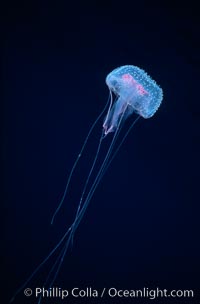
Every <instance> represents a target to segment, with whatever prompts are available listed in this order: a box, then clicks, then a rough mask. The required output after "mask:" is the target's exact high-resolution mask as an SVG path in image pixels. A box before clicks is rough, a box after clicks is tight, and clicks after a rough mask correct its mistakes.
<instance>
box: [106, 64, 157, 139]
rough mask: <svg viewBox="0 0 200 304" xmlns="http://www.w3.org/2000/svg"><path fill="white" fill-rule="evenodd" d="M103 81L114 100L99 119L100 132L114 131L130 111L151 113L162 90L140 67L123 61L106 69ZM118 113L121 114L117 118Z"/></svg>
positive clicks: (153, 111) (144, 116)
mask: <svg viewBox="0 0 200 304" xmlns="http://www.w3.org/2000/svg"><path fill="white" fill-rule="evenodd" d="M106 84H107V86H108V87H109V90H110V92H111V94H112V93H113V94H114V95H116V97H117V99H116V102H114V103H113V104H112V106H111V107H109V110H108V113H107V115H106V118H105V120H104V123H103V129H104V134H105V135H107V134H108V133H110V132H114V131H115V130H116V128H117V127H118V124H119V121H120V122H121V123H122V122H123V121H125V120H126V119H127V117H128V116H130V115H131V114H132V113H133V112H135V113H137V114H138V115H140V116H141V117H143V118H150V117H152V116H153V115H154V114H155V112H156V111H157V109H158V108H159V106H160V104H161V101H162V98H163V93H162V89H161V88H160V87H159V86H158V85H157V83H156V82H155V81H154V80H153V79H152V78H151V77H150V76H149V75H148V74H147V73H146V72H145V71H144V70H142V69H140V68H138V67H136V66H132V65H126V66H122V67H119V68H117V69H115V70H113V71H112V72H111V73H109V74H108V75H107V77H106ZM121 115H123V118H122V119H121V120H120V117H121Z"/></svg>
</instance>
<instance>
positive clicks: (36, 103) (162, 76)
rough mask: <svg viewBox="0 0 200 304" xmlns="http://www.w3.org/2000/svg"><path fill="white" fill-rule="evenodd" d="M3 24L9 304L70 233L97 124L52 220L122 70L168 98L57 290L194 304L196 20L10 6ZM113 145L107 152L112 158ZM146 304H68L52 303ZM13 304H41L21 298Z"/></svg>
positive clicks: (111, 6)
mask: <svg viewBox="0 0 200 304" xmlns="http://www.w3.org/2000/svg"><path fill="white" fill-rule="evenodd" d="M4 19H5V20H4V35H3V36H2V41H3V57H2V62H3V65H2V73H3V83H2V84H3V94H4V95H3V99H2V107H3V112H2V122H3V128H2V130H3V132H2V134H3V136H2V140H1V143H2V152H3V176H4V182H3V200H2V205H1V206H2V214H3V224H4V228H3V233H2V251H1V257H2V258H1V260H2V261H3V268H2V280H3V283H4V285H3V286H4V289H3V293H2V295H3V300H2V303H7V301H8V299H9V298H10V297H11V296H12V295H13V293H14V292H15V291H16V289H17V288H18V287H19V286H20V285H21V284H22V283H23V282H24V281H25V280H26V279H27V277H28V276H29V275H30V274H31V272H32V271H33V270H34V269H35V267H36V266H37V265H38V264H39V263H40V262H41V261H42V259H43V258H44V257H45V256H46V255H48V253H49V252H50V250H51V249H52V248H53V247H54V246H55V245H56V243H57V242H58V240H59V239H60V238H61V236H62V235H63V233H64V231H66V229H67V228H68V226H69V225H70V224H71V222H72V220H73V216H74V213H75V211H76V206H77V202H78V198H79V195H80V194H81V190H82V188H83V185H84V181H85V178H86V175H87V172H88V170H89V168H90V166H91V163H92V157H94V153H95V150H96V148H97V145H98V140H99V136H100V134H101V129H102V122H103V121H100V123H99V124H98V125H97V127H96V129H95V131H94V133H93V134H92V137H91V138H90V140H89V142H88V145H87V147H86V151H85V154H83V159H82V162H80V166H79V167H77V171H76V172H75V174H74V176H73V178H72V182H71V187H70V189H69V193H68V200H66V202H65V204H64V206H63V208H62V209H61V210H60V212H59V214H58V215H57V217H56V219H55V222H54V225H53V226H51V225H50V222H51V217H52V215H53V213H54V211H55V209H56V207H57V205H58V203H59V200H60V199H61V196H62V193H63V190H64V187H65V184H66V181H67V176H68V174H69V172H70V169H71V167H72V165H73V162H74V160H75V158H76V156H77V155H78V153H79V150H80V148H81V145H82V143H83V141H84V138H85V136H86V135H87V132H88V130H89V128H90V126H91V124H92V123H93V121H94V120H95V118H96V117H97V116H98V114H99V113H100V111H101V110H102V109H103V107H104V105H105V103H106V100H107V97H108V88H107V87H106V84H105V77H106V75H107V74H108V73H109V72H111V71H112V70H113V69H114V68H116V67H118V66H121V65H126V64H133V65H136V66H139V67H141V68H142V69H144V70H145V71H146V72H148V73H149V74H150V75H151V77H152V78H153V79H155V80H156V81H157V82H158V83H159V85H160V86H161V87H162V89H163V91H164V100H163V103H162V105H161V107H160V109H159V110H158V112H157V113H156V114H155V116H153V117H152V118H151V119H149V120H144V119H140V120H139V121H138V123H137V124H136V125H135V127H134V128H133V130H132V132H131V133H130V135H129V136H128V138H127V140H126V141H125V143H124V145H123V146H122V148H121V150H120V152H119V154H118V155H117V157H116V158H115V160H114V161H113V163H112V165H111V166H110V168H109V170H108V171H107V173H106V174H105V176H104V178H103V180H102V182H101V183H100V185H99V187H98V189H97V191H96V192H95V195H94V197H93V199H92V201H91V203H90V206H89V207H88V210H87V212H86V214H85V217H84V218H83V221H82V222H81V224H80V226H79V228H78V230H77V231H76V234H75V239H74V245H73V249H72V251H70V252H69V253H68V255H67V256H66V259H65V261H64V263H63V265H62V268H61V271H60V273H59V276H58V278H57V280H56V282H55V284H54V286H57V287H60V288H63V289H72V288H74V287H78V288H80V289H85V288H86V287H92V288H93V289H102V288H104V287H106V288H111V287H116V288H117V289H129V290H130V289H142V288H144V287H146V288H149V289H155V288H156V287H159V288H160V289H164V288H166V289H169V290H170V289H176V290H178V289H182V290H183V289H193V290H194V292H195V298H193V299H192V298H191V299H187V298H185V299H184V298H180V299H179V298H176V299H168V300H167V301H166V299H162V301H163V302H162V303H198V302H197V298H198V288H199V274H200V272H199V270H200V267H199V266H200V262H199V261H200V259H199V255H200V245H199V228H200V227H199V211H200V207H199V189H198V187H199V142H200V141H199V131H200V126H199V119H200V106H199V91H198V90H199V87H198V84H199V82H198V76H199V66H198V59H199V58H198V54H199V50H198V44H197V33H198V26H199V24H198V20H197V13H196V10H195V8H194V7H189V8H187V7H181V9H180V7H179V8H178V6H177V8H176V7H174V6H173V7H170V6H169V5H168V6H166V5H164V4H163V3H162V6H159V5H153V4H152V3H149V4H147V3H145V2H140V4H138V3H133V2H130V3H129V4H128V3H127V4H126V5H125V3H124V4H123V3H121V2H120V3H119V4H118V3H117V2H114V1H113V2H112V1H110V2H109V3H107V5H103V4H102V3H93V4H91V5H89V4H86V3H84V4H82V5H79V3H74V4H73V3H67V2H66V1H58V2H53V1H52V2H51V1H27V2H26V3H25V2H23V1H21V2H17V3H14V2H13V3H10V4H9V5H8V7H7V8H6V9H5V12H4ZM132 119H133V118H129V120H128V121H127V124H125V125H124V132H125V131H126V130H127V128H128V126H129V125H130V124H131V122H132ZM106 140H107V141H106ZM108 142H109V138H107V139H105V147H106V146H107V145H108ZM104 150H105V148H103V151H102V152H105V151H104ZM103 155H104V154H103V153H102V155H101V156H100V161H101V160H103ZM51 265H52V260H50V261H49V262H48V263H47V264H46V265H45V267H44V268H43V269H42V270H41V271H40V272H39V273H38V274H37V275H36V277H35V278H34V279H33V280H32V281H31V282H30V283H29V284H28V286H27V287H30V288H34V287H35V286H38V287H41V286H43V282H44V279H45V277H46V275H47V273H48V269H49V267H50V266H51ZM149 302H150V303H152V300H149V299H131V298H109V297H105V298H104V299H101V298H91V297H89V298H86V297H84V298H80V297H79V298H75V297H72V296H71V297H69V298H67V299H65V300H63V301H62V300H60V299H58V298H57V299H56V298H54V299H53V300H51V299H46V300H44V303H54V304H57V303H149ZM155 302H156V303H158V302H159V300H155ZM15 303H18V304H26V303H37V301H36V299H35V297H34V296H32V297H31V298H26V297H25V296H24V295H23V292H21V293H20V294H19V296H18V297H17V298H16V301H15ZM159 303H161V302H159Z"/></svg>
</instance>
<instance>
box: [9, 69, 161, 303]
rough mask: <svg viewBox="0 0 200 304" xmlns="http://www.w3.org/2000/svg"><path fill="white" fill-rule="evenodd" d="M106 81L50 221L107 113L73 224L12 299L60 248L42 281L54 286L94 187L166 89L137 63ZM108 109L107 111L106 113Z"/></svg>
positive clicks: (113, 72)
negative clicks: (104, 92) (106, 95)
mask: <svg viewBox="0 0 200 304" xmlns="http://www.w3.org/2000/svg"><path fill="white" fill-rule="evenodd" d="M106 84H107V86H108V88H109V98H108V101H107V103H106V105H105V107H104V109H103V111H102V112H101V113H100V114H99V116H98V117H97V119H96V120H95V121H94V123H93V125H92V126H91V128H90V130H89V132H88V134H87V136H86V138H85V141H84V143H83V146H82V148H81V150H80V152H79V154H78V156H77V158H76V160H75V163H74V165H73V167H72V169H71V172H70V174H69V178H68V180H67V183H66V187H65V190H64V193H63V196H62V199H61V201H60V203H59V205H58V207H57V209H56V210H55V212H54V214H53V217H52V220H51V224H53V222H54V220H55V217H56V215H57V213H58V212H59V210H60V209H61V207H62V205H63V203H64V201H65V199H66V196H67V192H68V188H69V185H70V182H71V179H72V175H73V174H74V171H75V169H76V167H77V165H78V162H79V160H80V158H81V156H82V154H83V152H84V150H85V147H86V145H87V142H88V139H89V137H90V136H91V134H92V132H93V130H94V128H95V126H96V125H97V122H98V121H99V120H100V119H102V116H103V115H104V119H102V122H103V124H102V131H101V135H100V138H99V142H98V147H97V151H96V153H95V155H94V159H93V162H92V166H91V168H90V169H89V173H88V176H87V179H86V181H85V184H84V186H83V190H82V194H81V197H80V200H79V202H78V207H77V211H76V214H75V217H74V219H73V221H72V224H71V225H70V227H68V228H67V230H66V232H65V233H64V235H63V236H62V238H61V239H60V240H59V242H58V243H57V245H56V246H55V247H54V248H53V250H52V251H51V252H50V253H49V254H48V256H47V257H46V258H45V259H44V260H43V261H42V262H41V264H39V266H38V267H37V268H36V269H35V270H34V272H33V273H32V274H31V275H30V276H29V278H28V279H27V280H26V281H25V283H24V284H23V285H21V287H20V288H18V289H17V291H16V292H15V294H14V296H13V297H12V299H11V301H10V302H13V301H14V299H15V297H16V296H17V294H19V293H20V292H21V291H22V290H23V289H24V288H25V287H26V286H27V284H28V283H29V282H30V281H31V280H32V279H33V277H34V276H35V275H36V274H37V273H38V271H39V270H40V269H41V268H42V266H43V265H44V264H46V262H47V261H48V260H49V259H50V258H51V257H52V256H53V255H54V254H56V252H57V256H56V258H55V260H54V262H53V265H51V268H50V270H49V273H48V275H47V277H46V279H45V282H44V284H43V286H44V287H45V288H51V287H52V286H53V284H54V282H55V280H56V278H57V276H58V273H59V271H60V268H61V266H62V263H63V260H64V257H65V255H66V253H67V251H68V249H69V247H70V245H73V238H74V234H75V232H76V230H77V228H78V226H79V224H80V222H81V220H82V219H83V216H84V214H85V212H86V210H87V208H88V205H89V203H90V202H91V199H92V197H93V195H94V193H95V190H96V188H97V186H98V185H99V183H100V181H101V180H102V177H103V176H104V174H105V172H106V170H107V169H108V167H109V166H110V164H111V162H112V161H113V159H114V158H115V156H116V155H117V153H118V151H119V149H120V147H121V146H122V144H123V143H124V141H125V139H126V137H127V136H128V134H129V133H130V131H131V130H132V128H133V126H134V125H135V124H136V122H137V121H138V120H139V118H140V117H143V118H145V119H147V118H150V117H152V116H153V115H154V114H155V112H156V111H157V110H158V108H159V106H160V104H161V102H162V99H163V91H162V89H161V88H160V86H159V85H158V84H157V83H156V82H155V81H154V80H153V79H152V78H151V77H150V76H149V75H148V74H147V73H146V72H145V71H144V70H143V69H141V68H139V67H137V66H133V65H125V66H121V67H119V68H116V69H114V70H113V71H112V72H110V73H109V74H108V75H107V77H106ZM114 97H115V98H114ZM106 109H107V113H106V115H105V111H106ZM133 113H135V114H136V118H135V119H134V120H133V122H132V124H131V125H130V127H129V128H128V130H127V131H126V133H125V134H124V136H123V137H122V139H121V141H120V142H119V143H118V145H117V144H116V143H117V139H118V138H119V134H120V131H121V130H122V127H123V125H124V123H125V121H126V120H127V118H128V117H130V116H131V115H132V114H133ZM108 136H112V139H111V141H110V144H109V146H108V149H107V152H106V154H105V156H104V158H103V161H102V163H101V165H100V167H99V168H98V169H97V172H96V175H95V177H94V178H93V180H92V181H90V179H91V177H92V174H93V171H94V168H95V166H96V163H97V160H98V159H99V154H100V151H101V146H102V144H103V141H104V140H105V138H107V137H108ZM89 181H90V183H91V185H90V186H88V185H89ZM41 301H42V297H41V296H40V297H39V299H38V304H39V303H41Z"/></svg>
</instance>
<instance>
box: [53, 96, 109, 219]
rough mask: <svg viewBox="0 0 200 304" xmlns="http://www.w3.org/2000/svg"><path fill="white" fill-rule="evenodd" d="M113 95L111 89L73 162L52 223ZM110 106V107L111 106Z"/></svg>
mask: <svg viewBox="0 0 200 304" xmlns="http://www.w3.org/2000/svg"><path fill="white" fill-rule="evenodd" d="M111 96H112V95H111V91H110V92H109V97H108V100H107V103H106V105H105V107H104V108H103V110H102V112H101V113H100V114H99V116H98V117H97V119H96V120H95V121H94V123H93V124H92V126H91V128H90V130H89V132H88V134H87V136H86V138H85V140H84V143H83V146H82V148H81V150H80V152H79V154H78V156H77V158H76V160H75V162H74V164H73V166H72V169H71V171H70V174H69V177H68V179H67V183H66V186H65V190H64V193H63V196H62V198H61V201H60V203H59V205H58V207H57V208H56V210H55V212H54V214H53V216H52V219H51V224H53V222H54V219H55V217H56V215H57V213H58V212H59V210H60V208H61V207H62V204H63V202H64V200H65V198H66V195H67V191H68V188H69V184H70V182H71V179H72V175H73V173H74V170H75V169H76V166H77V164H78V162H79V159H80V157H81V156H82V153H83V151H84V149H85V146H86V144H87V142H88V139H89V137H90V135H91V133H92V131H93V129H94V127H95V126H96V124H97V122H98V121H99V119H100V118H101V117H102V115H103V113H104V112H105V110H106V108H107V106H108V103H110V105H111V104H112V97H111ZM109 108H110V106H109Z"/></svg>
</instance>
